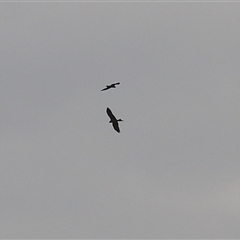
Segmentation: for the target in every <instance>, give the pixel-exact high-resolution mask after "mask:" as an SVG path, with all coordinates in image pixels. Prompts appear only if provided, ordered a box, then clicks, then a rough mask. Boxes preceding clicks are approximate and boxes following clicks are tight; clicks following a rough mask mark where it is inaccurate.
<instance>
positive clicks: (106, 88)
mask: <svg viewBox="0 0 240 240" xmlns="http://www.w3.org/2000/svg"><path fill="white" fill-rule="evenodd" d="M108 89H109V86H106V87H105V88H103V89H102V90H101V91H105V90H108Z"/></svg>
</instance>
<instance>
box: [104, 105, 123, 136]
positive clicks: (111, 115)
mask: <svg viewBox="0 0 240 240" xmlns="http://www.w3.org/2000/svg"><path fill="white" fill-rule="evenodd" d="M106 112H107V115H108V116H109V117H110V121H109V123H112V125H113V128H114V129H115V130H116V131H117V132H118V133H120V129H119V126H118V122H120V121H121V122H123V120H122V119H116V117H115V116H114V115H113V113H112V111H111V110H110V109H109V108H107V110H106Z"/></svg>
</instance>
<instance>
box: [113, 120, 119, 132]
mask: <svg viewBox="0 0 240 240" xmlns="http://www.w3.org/2000/svg"><path fill="white" fill-rule="evenodd" d="M112 125H113V128H114V129H115V130H116V131H117V132H118V133H120V129H119V126H118V121H115V122H113V123H112Z"/></svg>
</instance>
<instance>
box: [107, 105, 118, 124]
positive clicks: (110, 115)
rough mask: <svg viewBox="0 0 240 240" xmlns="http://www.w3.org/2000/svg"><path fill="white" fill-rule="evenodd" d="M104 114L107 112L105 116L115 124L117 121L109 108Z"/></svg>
mask: <svg viewBox="0 0 240 240" xmlns="http://www.w3.org/2000/svg"><path fill="white" fill-rule="evenodd" d="M106 112H107V115H108V116H109V117H110V119H111V121H112V122H115V121H116V122H117V119H116V118H115V116H114V115H113V113H112V111H111V110H110V109H109V108H107V111H106Z"/></svg>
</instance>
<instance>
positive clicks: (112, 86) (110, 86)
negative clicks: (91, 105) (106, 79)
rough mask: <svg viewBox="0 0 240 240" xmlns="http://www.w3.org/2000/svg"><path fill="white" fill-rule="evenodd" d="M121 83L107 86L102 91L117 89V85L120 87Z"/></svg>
mask: <svg viewBox="0 0 240 240" xmlns="http://www.w3.org/2000/svg"><path fill="white" fill-rule="evenodd" d="M119 84H120V82H117V83H112V84H111V85H106V87H105V88H103V89H102V90H101V91H105V90H108V89H110V88H116V85H119Z"/></svg>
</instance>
